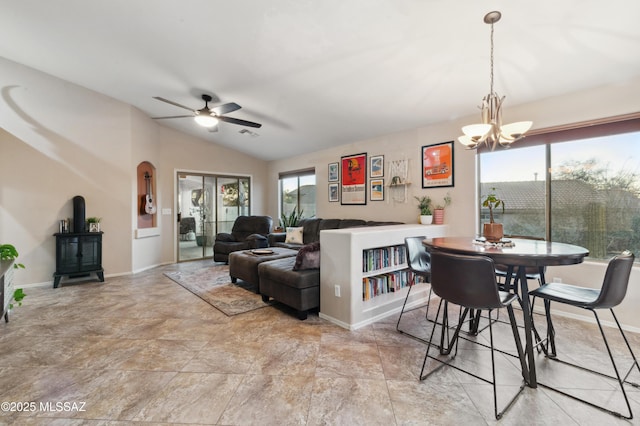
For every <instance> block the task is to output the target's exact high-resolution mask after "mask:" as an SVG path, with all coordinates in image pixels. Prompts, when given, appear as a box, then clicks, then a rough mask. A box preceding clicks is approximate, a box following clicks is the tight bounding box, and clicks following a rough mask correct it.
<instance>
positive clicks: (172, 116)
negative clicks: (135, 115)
mask: <svg viewBox="0 0 640 426" xmlns="http://www.w3.org/2000/svg"><path fill="white" fill-rule="evenodd" d="M188 117H193V114H192V115H170V116H167V117H151V118H152V119H153V120H164V119H165V118H188Z"/></svg>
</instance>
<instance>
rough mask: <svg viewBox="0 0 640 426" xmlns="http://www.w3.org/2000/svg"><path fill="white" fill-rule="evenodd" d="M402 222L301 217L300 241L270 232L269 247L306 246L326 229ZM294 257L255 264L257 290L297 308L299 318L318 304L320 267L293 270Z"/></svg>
mask: <svg viewBox="0 0 640 426" xmlns="http://www.w3.org/2000/svg"><path fill="white" fill-rule="evenodd" d="M398 224H401V222H376V221H366V220H360V219H318V218H313V219H302V220H301V221H300V222H299V226H302V227H303V231H302V235H303V243H302V244H296V243H286V242H285V239H286V234H285V233H275V234H274V233H272V234H269V236H268V240H269V245H270V246H271V247H284V248H289V249H294V250H299V249H300V248H302V247H303V246H305V245H308V244H311V243H314V242H318V241H320V231H322V230H325V229H344V228H354V227H361V226H380V225H398ZM301 254H304V253H301V252H299V253H298V255H297V256H291V257H289V258H284V259H277V260H273V261H269V262H264V263H261V264H260V265H259V266H258V275H259V280H260V293H261V294H262V299H263V300H264V301H268V300H269V298H273V299H274V300H275V301H277V302H280V303H283V304H285V305H287V306H289V307H291V308H293V309H295V310H296V311H297V314H298V318H300V319H306V318H307V312H308V311H309V310H312V309H316V308H319V307H320V269H319V267H318V268H313V269H299V270H294V265H295V264H296V260H298V263H300V261H301V260H300V259H299V257H300V255H301Z"/></svg>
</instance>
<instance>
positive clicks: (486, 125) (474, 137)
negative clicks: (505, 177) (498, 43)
mask: <svg viewBox="0 0 640 426" xmlns="http://www.w3.org/2000/svg"><path fill="white" fill-rule="evenodd" d="M501 17H502V14H501V13H500V12H498V11H493V12H489V13H487V14H486V15H485V16H484V22H485V23H486V24H490V25H491V89H490V92H489V94H488V95H487V96H485V97H484V98H483V99H482V105H481V106H480V112H481V117H482V123H481V124H471V125H468V126H464V127H463V128H462V132H463V133H464V135H462V136H460V137H459V138H458V141H459V142H460V143H462V144H463V145H465V146H466V148H467V149H476V148H479V147H480V146H481V145H483V144H484V145H486V146H487V147H489V148H490V149H491V150H492V151H493V150H494V149H495V148H496V146H497V145H500V146H501V147H503V148H509V147H510V146H511V144H512V143H513V142H515V141H517V140H518V139H521V138H522V137H524V134H525V133H526V132H527V131H529V129H530V128H531V126H532V125H533V122H531V121H519V122H516V123H510V124H505V125H504V126H503V125H502V102H503V101H504V98H505V97H504V96H503V97H500V96H498V94H497V93H496V92H494V91H493V24H495V23H496V22H498V21H499V20H500V18H501Z"/></svg>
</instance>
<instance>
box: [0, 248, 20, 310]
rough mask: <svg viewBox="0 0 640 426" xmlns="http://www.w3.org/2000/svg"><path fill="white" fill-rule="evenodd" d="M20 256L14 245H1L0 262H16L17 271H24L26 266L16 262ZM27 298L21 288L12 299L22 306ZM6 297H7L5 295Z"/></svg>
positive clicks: (10, 307)
mask: <svg viewBox="0 0 640 426" xmlns="http://www.w3.org/2000/svg"><path fill="white" fill-rule="evenodd" d="M18 256H19V254H18V250H16V248H15V246H13V245H12V244H0V262H3V263H4V262H14V263H13V267H14V268H15V269H24V265H23V264H22V263H18V262H15V260H16V258H17V257H18ZM25 296H26V294H24V291H23V290H22V289H21V288H16V289H15V290H14V291H13V295H12V299H13V300H14V301H15V302H16V303H18V306H20V305H22V299H24V297H25ZM5 297H7V296H6V295H5ZM0 309H4V306H2V307H0ZM11 309H13V303H9V310H11ZM0 312H1V311H0ZM5 315H6V314H5ZM7 318H8V316H5V320H7V321H8V319H7Z"/></svg>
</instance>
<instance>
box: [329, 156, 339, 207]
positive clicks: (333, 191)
mask: <svg viewBox="0 0 640 426" xmlns="http://www.w3.org/2000/svg"><path fill="white" fill-rule="evenodd" d="M336 164H337V163H336ZM338 186H339V185H338V184H337V183H330V184H329V202H330V203H334V202H336V201H339V199H338V194H339V192H338Z"/></svg>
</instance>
